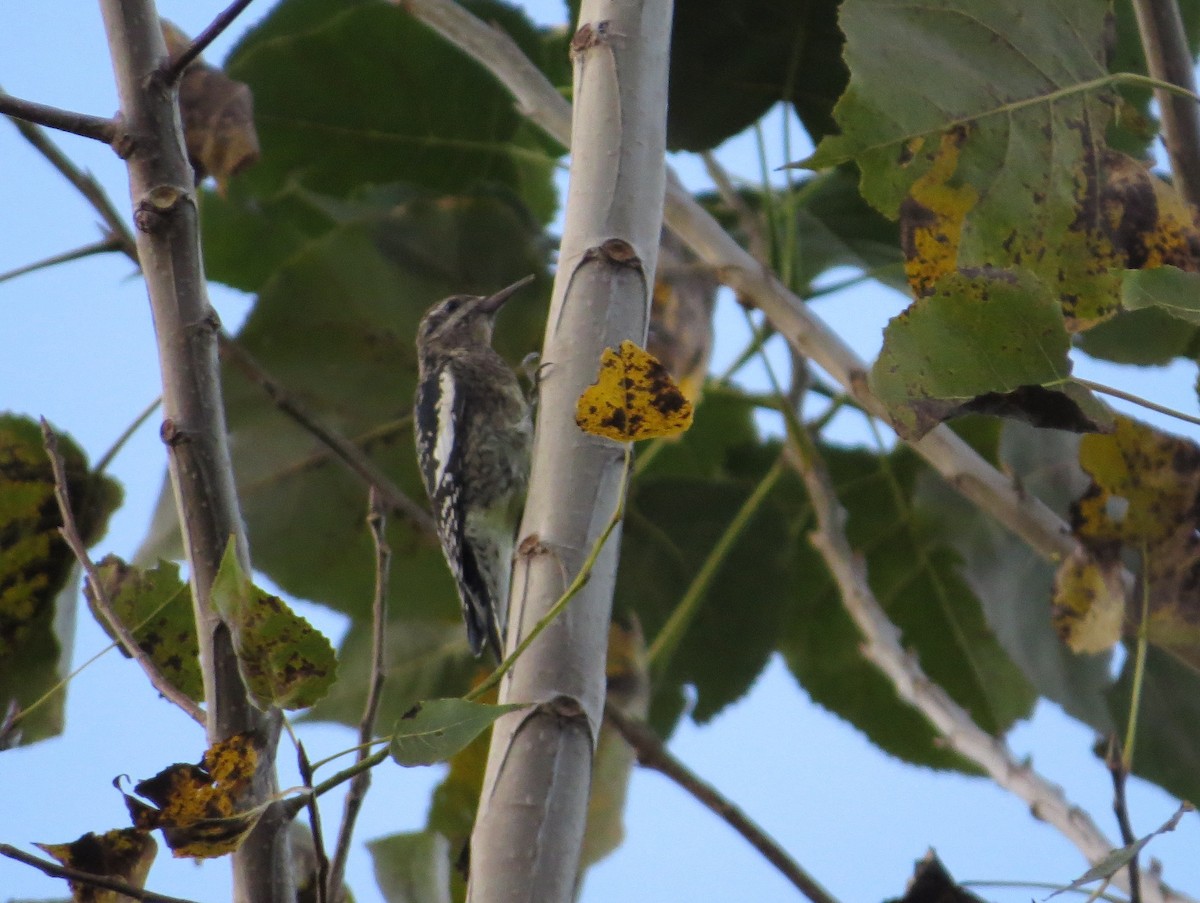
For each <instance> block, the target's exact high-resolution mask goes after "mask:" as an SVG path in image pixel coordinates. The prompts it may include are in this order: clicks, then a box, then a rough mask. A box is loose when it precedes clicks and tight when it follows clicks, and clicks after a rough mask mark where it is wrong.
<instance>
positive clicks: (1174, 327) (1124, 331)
mask: <svg viewBox="0 0 1200 903" xmlns="http://www.w3.org/2000/svg"><path fill="white" fill-rule="evenodd" d="M1137 272H1147V271H1143V270H1138V271H1137ZM1198 339H1200V327H1196V326H1188V325H1185V324H1183V323H1181V322H1180V321H1179V320H1177V319H1176V318H1175V317H1173V316H1171V314H1169V313H1167V312H1166V311H1164V310H1162V309H1161V308H1158V307H1147V308H1143V309H1142V310H1123V311H1121V312H1120V313H1118V314H1117V315H1116V316H1115V317H1113V318H1112V319H1111V320H1105V321H1104V322H1103V323H1101V324H1100V325H1099V326H1095V327H1093V328H1092V329H1089V330H1088V331H1087V332H1084V333H1081V334H1080V335H1079V337H1078V339H1077V341H1078V344H1079V347H1080V348H1081V349H1083V350H1084V351H1085V352H1087V353H1088V354H1090V355H1091V356H1092V357H1097V358H1101V359H1103V360H1106V361H1113V362H1115V363H1118V364H1132V365H1134V366H1137V367H1161V366H1163V365H1165V364H1169V363H1170V362H1171V361H1172V360H1173V359H1174V358H1176V357H1195V356H1196V352H1197V344H1198Z"/></svg>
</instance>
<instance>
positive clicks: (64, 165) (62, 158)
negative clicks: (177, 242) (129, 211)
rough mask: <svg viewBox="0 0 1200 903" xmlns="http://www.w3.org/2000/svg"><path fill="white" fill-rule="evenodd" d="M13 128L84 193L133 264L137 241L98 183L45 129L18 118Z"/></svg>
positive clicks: (13, 120) (14, 121)
mask: <svg viewBox="0 0 1200 903" xmlns="http://www.w3.org/2000/svg"><path fill="white" fill-rule="evenodd" d="M10 121H11V122H12V124H13V125H15V126H16V127H17V131H18V132H20V133H21V137H23V138H24V139H25V140H26V141H28V142H29V143H30V144H32V145H33V147H34V149H35V150H37V152H38V153H40V154H41V155H42V156H43V157H45V158H46V160H47V161H48V162H49V163H50V165H51V166H53V167H54V168H55V169H57V170H58V171H59V172H60V173H61V174H62V176H63V177H64V178H65V179H66V180H67V181H68V182H70V183H71V184H72V185H73V186H75V189H76V190H77V191H78V192H79V193H80V194H82V195H83V196H84V198H85V199H87V201H88V202H89V203H90V204H91V205H92V207H93V208H94V209H95V210H96V212H97V213H99V214H100V217H101V219H103V220H104V224H105V225H106V226H107V227H108V232H109V234H110V235H111V236H112V237H113V238H115V239H116V240H117V242H119V247H120V249H121V251H122V253H124V254H125V256H126V257H128V258H129V259H130V260H132V261H133V262H134V263H137V259H138V252H137V240H136V239H135V238H134V237H133V233H132V232H131V231H130V229H129V224H128V223H126V222H125V220H124V218H123V217H122V216H121V214H120V213H119V212H118V211H117V208H116V207H115V206H113V202H112V201H111V200H110V199H109V197H108V194H107V193H106V192H105V191H104V189H103V188H101V187H100V183H99V182H97V181H96V179H95V178H94V177H93V176H92V175H91V174H90V173H85V172H84V171H83V170H81V169H80V168H79V167H78V166H76V165H75V164H74V163H72V162H71V160H70V159H69V158H68V157H67V155H66V154H64V153H63V152H62V151H61V150H59V148H58V146H57V145H56V144H55V143H54V142H53V141H51V140H50V136H49V135H47V134H46V132H45V130H44V129H42V128H40V127H39V126H36V125H34V124H33V123H32V122H24V121H23V120H20V119H12V120H10Z"/></svg>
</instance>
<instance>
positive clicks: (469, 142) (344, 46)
mask: <svg viewBox="0 0 1200 903" xmlns="http://www.w3.org/2000/svg"><path fill="white" fill-rule="evenodd" d="M464 5H465V6H466V7H467V8H468V9H469V10H470V11H471V12H473V13H475V14H476V15H479V16H481V17H482V18H484V19H485V20H487V21H489V22H491V23H493V24H495V25H497V26H498V27H501V28H503V29H504V30H505V31H507V32H508V33H509V35H510V36H511V37H513V38H514V40H515V41H516V43H517V44H518V46H520V47H521V48H522V49H523V50H525V51H527V52H528V53H529V54H530V55H531V56H533V57H534V58H535V59H536V58H539V57H540V55H541V53H542V50H543V44H542V39H541V36H540V34H539V33H538V32H537V31H536V30H535V29H534V28H533V26H532V25H530V23H529V21H528V19H526V18H525V16H524V15H523V14H522V13H521V12H520V11H518V10H516V9H515V8H513V7H511V6H508V5H506V4H503V3H498V2H494V0H472V2H467V3H465V4H464ZM289 6H290V4H283V5H282V6H281V10H287V9H288V7H289ZM304 13H305V14H306V15H301V14H300V13H298V12H292V13H288V14H287V17H286V19H283V17H282V16H283V14H282V13H277V14H276V17H278V18H279V19H280V21H278V22H275V23H273V24H268V25H265V26H263V27H262V28H260V29H258V30H256V31H254V32H251V33H250V34H249V35H248V36H247V37H246V39H245V40H243V42H242V43H241V44H240V45H239V46H238V48H237V50H236V51H235V53H234V54H233V55H232V57H231V58H230V60H229V61H228V63H227V66H226V71H227V73H228V74H229V76H230V77H231V78H234V79H237V80H239V81H244V82H246V83H247V84H248V85H250V87H251V89H252V90H253V92H254V106H255V123H256V125H257V127H258V134H259V139H260V142H261V144H262V151H263V153H262V159H261V160H260V161H259V163H258V164H257V165H256V166H254V167H253V168H251V169H250V170H248V171H247V172H246V173H245V174H244V175H243V176H242V177H240V178H239V179H238V180H236V183H235V184H237V185H238V186H239V188H238V190H239V191H240V192H250V193H252V194H253V195H256V196H258V197H263V198H266V197H270V196H271V195H272V194H274V193H275V192H276V191H278V190H280V189H281V188H283V187H284V186H285V185H286V184H287V183H288V182H289V180H292V179H298V180H300V181H301V182H302V183H303V184H304V185H305V186H307V187H308V188H310V189H313V190H316V191H320V192H323V193H327V194H334V195H346V194H349V193H350V192H352V191H353V190H355V189H356V188H358V187H359V186H361V185H363V184H371V183H374V184H382V183H388V182H395V181H400V180H403V181H405V182H409V183H411V184H414V185H420V186H423V187H426V188H430V189H433V190H435V191H446V192H459V191H463V190H466V189H473V188H476V187H478V186H479V185H481V184H493V185H499V186H504V187H506V188H507V189H509V190H511V191H514V192H516V193H518V194H520V195H521V197H523V198H524V200H525V202H526V203H527V204H528V205H529V206H530V208H531V209H535V210H536V212H537V215H538V217H539V218H540V219H541V220H542V221H543V222H544V221H547V220H548V219H549V218H550V217H551V216H552V215H553V213H554V209H555V207H556V206H557V199H556V198H555V196H554V192H553V189H552V188H551V187H550V185H551V175H552V170H553V167H554V161H555V158H556V156H557V150H556V149H551V148H550V146H549V145H548V144H547V143H546V142H545V140H544V139H542V138H540V137H537V136H536V135H535V133H534V132H533V131H532V130H529V129H527V128H524V127H523V119H522V117H521V116H520V115H519V114H518V113H517V111H516V110H515V108H514V106H513V102H512V98H511V96H510V95H509V94H508V92H507V91H506V90H505V89H504V88H502V87H501V86H500V85H499V83H498V82H497V81H496V80H495V79H494V78H493V77H492V76H491V75H490V74H489V73H488V72H487V71H486V70H485V69H484V68H483V67H482V66H481V65H479V64H478V63H476V62H475V61H474V60H472V59H470V58H469V57H468V56H467V55H465V54H463V53H462V52H461V51H459V50H458V49H457V48H455V47H454V46H452V45H451V44H450V43H448V42H447V41H445V40H444V39H442V38H441V37H440V36H439V35H437V34H436V33H435V32H434V31H433V30H431V29H429V28H428V27H426V26H425V25H424V24H422V23H421V22H419V21H418V20H417V19H415V18H414V17H413V16H411V15H409V14H408V13H407V12H406V11H405V10H403V9H401V8H399V7H396V6H394V5H391V4H382V3H364V4H354V5H350V6H347V7H346V8H345V9H342V10H340V11H338V12H337V13H336V14H333V15H329V14H328V13H326V12H324V11H320V10H314V9H313V8H312V7H311V5H308V4H305V6H304ZM313 19H316V21H315V22H313V21H312V20H313ZM348 86H358V88H357V89H355V90H347V87H348ZM364 86H370V88H366V89H364ZM431 97H436V98H437V102H436V103H430V102H429V98H431ZM383 99H386V100H385V102H381V101H382V100H383Z"/></svg>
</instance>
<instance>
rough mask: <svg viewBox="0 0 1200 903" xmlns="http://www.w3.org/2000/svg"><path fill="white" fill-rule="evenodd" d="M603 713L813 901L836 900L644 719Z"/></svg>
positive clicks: (642, 755)
mask: <svg viewBox="0 0 1200 903" xmlns="http://www.w3.org/2000/svg"><path fill="white" fill-rule="evenodd" d="M604 717H605V719H606V720H607V721H608V723H609V724H611V725H612V726H613V727H614V728H616V729H617V732H618V733H620V735H621V736H622V737H624V738H625V742H626V743H628V744H629V745H630V746H631V747H633V750H634V752H635V753H636V754H637V760H638V764H640V765H642V766H643V767H645V768H649V769H651V770H653V771H657V772H659V773H660V774H663V775H666V776H667V777H668V778H670V779H671V780H672V781H674V782H675V783H676V784H678V785H679V786H680V787H682V788H683V789H684V790H685V791H687V792H688V793H690V794H691V795H692V796H693V797H694V798H695V799H696V800H697V801H698V802H699V803H701V804H702V805H703V806H705V807H706V808H707V809H709V811H711V812H712V813H713V814H714V815H716V816H717V817H718V818H720V819H721V820H722V821H724V822H725V823H726V824H727V825H729V826H730V827H731V828H733V830H735V831H737V832H738V833H739V834H741V835H742V837H744V838H745V839H746V841H747V842H749V843H750V845H751V846H753V847H754V849H756V850H758V852H759V853H761V854H762V856H763V858H765V859H766V860H767V861H768V862H769V863H771V865H773V866H775V868H777V869H779V871H780V872H781V873H782V874H783V876H784V877H785V878H787V879H788V880H789V881H791V882H792V884H793V885H795V886H796V888H797V889H798V890H799V891H800V892H801V893H802V894H804V895H805V896H806V897H808V899H810V900H812V901H813V903H837V899H836V898H835V897H834V896H832V895H831V894H830V893H829V892H828V891H827V890H825V888H823V887H821V885H820V883H819V882H818V881H817V880H816V879H815V878H813V877H812V875H810V874H808V872H806V871H805V870H804V869H803V868H802V867H801V866H800V864H799V863H798V862H796V861H795V860H794V859H792V857H791V856H789V855H788V853H787V851H786V850H785V849H783V847H781V846H780V845H779V844H778V843H777V842H776V841H775V839H774V838H772V837H771V835H769V834H768V833H767V832H766V831H764V830H763V829H762V828H760V827H759V826H758V825H757V824H755V823H754V821H753V820H752V819H751V818H750V817H749V816H748V815H746V813H744V812H743V811H742V810H741V809H740V808H738V806H737V805H735V804H734V803H733V802H732V801H731V800H729V799H728V798H727V797H725V796H724V795H722V794H721V792H720V791H718V790H717V789H716V788H715V787H713V786H712V785H711V784H709V783H708V782H707V781H705V780H703V779H702V778H700V777H699V776H698V775H697V774H696V773H695V772H693V771H692V770H691V769H689V768H688V767H687V766H686V765H684V764H683V763H682V762H680V761H679V760H678V759H677V758H675V757H674V756H673V755H671V753H670V752H668V750H667V748H666V746H664V745H663V742H662V740H661V739H660V738H659V736H658V735H657V734H656V733H654V731H653V730H651V729H650V727H649V726H648V725H646V724H645V723H644V722H642V721H639V720H637V719H635V718H632V717H630V716H629V715H626V714H625V713H624V712H622V711H621V710H620V709H618V708H617V707H616V706H614V705H610V704H606V705H605V706H604Z"/></svg>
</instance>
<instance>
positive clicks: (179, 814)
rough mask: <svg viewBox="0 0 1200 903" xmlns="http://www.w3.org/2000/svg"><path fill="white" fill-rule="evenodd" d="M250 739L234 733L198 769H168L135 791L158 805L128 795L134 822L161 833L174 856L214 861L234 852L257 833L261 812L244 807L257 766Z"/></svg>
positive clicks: (256, 750) (180, 766)
mask: <svg viewBox="0 0 1200 903" xmlns="http://www.w3.org/2000/svg"><path fill="white" fill-rule="evenodd" d="M258 754H259V748H258V744H257V743H256V741H255V740H254V738H253V735H252V734H249V733H242V734H234V735H233V736H232V737H230V738H228V739H227V740H224V741H223V742H221V743H214V744H213V745H212V746H211V747H209V749H208V750H207V751H206V752H205V753H204V758H203V759H202V760H201V763H200V764H199V765H188V764H185V763H178V764H175V765H170V766H168V767H166V768H164V769H163V770H162V771H160V772H159V773H158V774H156V775H155V776H154V777H152V778H150V779H148V780H145V781H141V782H139V783H138V784H137V785H136V786H135V787H134V788H133V789H134V792H136V793H137V794H139V795H140V796H143V797H145V798H146V799H148V800H151V801H152V802H154V803H155V804H156V806H157V807H158V808H155V806H149V805H147V804H146V803H143V802H142V801H141V800H139V799H137V798H135V797H132V796H130V795H129V794H125V805H126V806H127V807H128V809H129V814H130V815H131V816H132V817H133V823H134V825H135V826H137V827H138V828H141V829H142V830H146V831H149V830H153V829H155V828H161V829H162V832H163V838H164V839H165V840H166V841H167V846H169V847H170V848H171V851H172V852H173V853H174V855H175V856H176V857H183V856H190V857H192V858H193V859H211V858H213V857H216V856H223V855H225V854H226V853H232V852H233V851H234V850H236V849H237V848H238V847H239V846H241V844H242V841H243V840H244V839H245V837H246V835H247V834H249V833H250V831H251V830H253V828H254V826H255V825H256V824H257V823H258V819H259V817H260V816H261V815H262V808H261V807H259V808H250V807H247V806H246V805H245V801H246V797H247V795H248V793H249V790H250V785H251V783H252V781H253V779H254V773H255V770H256V769H257V767H258Z"/></svg>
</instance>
